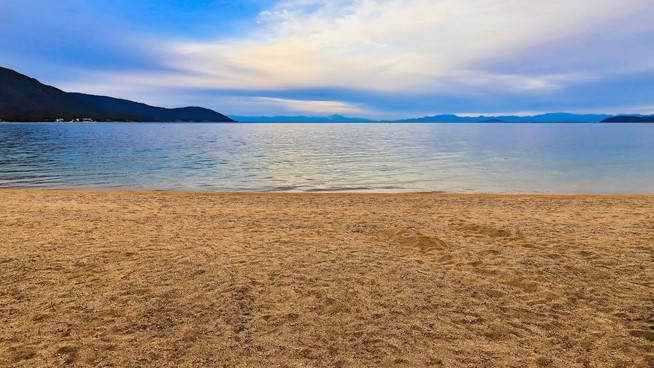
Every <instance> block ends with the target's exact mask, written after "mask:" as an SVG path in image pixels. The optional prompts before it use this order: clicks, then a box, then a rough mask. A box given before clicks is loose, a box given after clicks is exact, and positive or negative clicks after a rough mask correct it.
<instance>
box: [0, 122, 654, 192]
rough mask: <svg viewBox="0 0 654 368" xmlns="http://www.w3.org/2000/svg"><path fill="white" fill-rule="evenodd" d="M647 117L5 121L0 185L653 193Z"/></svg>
mask: <svg viewBox="0 0 654 368" xmlns="http://www.w3.org/2000/svg"><path fill="white" fill-rule="evenodd" d="M653 158H654V125H649V124H388V123H378V124H198V123H172V124H171V123H169V124H157V123H139V124H135V123H94V124H70V123H66V124H53V123H27V124H18V123H10V124H0V187H4V188H61V189H71V188H74V189H136V190H180V191H300V192H303V191H304V192H314V191H375V192H422V191H426V192H432V191H434V192H437V191H443V192H458V193H468V192H470V193H480V192H493V193H633V194H639V193H654V160H653Z"/></svg>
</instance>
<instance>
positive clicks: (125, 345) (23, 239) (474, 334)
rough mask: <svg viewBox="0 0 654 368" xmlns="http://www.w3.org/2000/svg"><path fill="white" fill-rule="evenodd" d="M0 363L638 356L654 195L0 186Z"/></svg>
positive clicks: (422, 362) (634, 363)
mask: <svg viewBox="0 0 654 368" xmlns="http://www.w3.org/2000/svg"><path fill="white" fill-rule="evenodd" d="M0 275H1V277H0V366H2V367H50V366H57V367H59V366H76V367H86V366H93V367H96V366H97V367H146V366H151V367H548V366H549V367H653V366H654V291H653V290H654V287H653V285H654V196H523V195H516V196H512V195H504V196H495V195H445V194H258V193H251V194H234V193H231V194H230V193H168V192H119V191H116V192H113V191H105V192H91V191H88V192H87V191H41V190H1V191H0Z"/></svg>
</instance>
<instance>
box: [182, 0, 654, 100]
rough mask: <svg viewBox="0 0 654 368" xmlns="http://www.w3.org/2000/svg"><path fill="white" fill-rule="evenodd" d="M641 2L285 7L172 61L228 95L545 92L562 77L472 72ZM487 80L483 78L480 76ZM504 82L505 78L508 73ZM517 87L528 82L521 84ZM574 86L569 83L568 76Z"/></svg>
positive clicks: (481, 0)
mask: <svg viewBox="0 0 654 368" xmlns="http://www.w3.org/2000/svg"><path fill="white" fill-rule="evenodd" d="M650 4H651V2H649V1H642V0H625V1H619V2H618V1H615V0H593V1H588V0H580V1H575V2H570V1H568V0H551V1H547V2H533V1H524V0H522V1H518V0H500V1H488V0H468V1H460V0H440V1H434V0H400V1H367V0H361V1H338V0H335V1H328V2H324V1H312V0H295V1H283V2H280V3H278V4H277V5H276V6H274V7H272V8H271V9H269V10H266V11H264V12H262V13H261V16H260V18H261V23H260V28H259V29H256V30H254V31H253V32H252V33H251V34H247V35H245V36H244V37H241V38H237V39H234V40H230V41H227V42H226V41H224V40H220V41H219V42H186V41H185V42H180V43H177V44H172V45H170V53H171V55H173V59H172V60H171V62H172V63H174V64H175V65H182V66H183V67H184V68H185V69H188V70H193V71H196V72H198V73H203V74H204V76H203V81H204V82H203V83H209V81H212V82H213V83H215V84H217V85H221V86H224V87H241V88H242V87H252V88H304V87H309V86H323V87H340V88H355V89H361V88H363V89H370V90H381V91H392V90H397V89H410V88H420V89H427V88H440V89H442V88H448V87H451V85H452V83H456V82H457V81H458V80H459V79H458V78H457V76H461V75H466V74H467V75H470V74H475V75H476V76H477V78H464V79H463V80H462V83H463V84H470V83H471V82H474V81H475V80H477V81H478V82H479V83H480V84H482V85H483V84H488V82H489V81H493V80H494V81H495V82H500V83H501V82H502V81H505V82H506V84H507V85H508V86H509V87H516V86H517V87H518V88H524V89H527V90H538V89H544V90H547V89H551V88H553V87H554V86H556V85H558V84H561V83H563V82H564V79H562V78H561V76H562V75H563V74H562V73H557V75H555V76H550V75H521V74H519V73H518V74H515V75H513V76H511V77H508V76H507V77H506V78H498V77H496V76H492V75H490V74H489V73H480V72H479V71H478V70H476V67H477V66H478V65H480V64H483V63H484V62H486V61H488V60H492V59H498V58H499V59H501V58H502V57H503V56H504V55H509V54H515V53H516V52H517V51H520V50H523V49H528V48H530V47H533V46H534V45H538V44H543V43H547V42H557V41H560V40H565V39H566V38H568V37H571V36H574V35H577V34H581V33H583V32H586V31H588V30H589V29H592V28H593V27H599V26H601V25H602V24H604V23H606V22H609V21H611V20H614V19H616V18H617V19H620V18H624V17H626V16H629V15H633V14H636V13H638V12H643V11H645V10H648V9H649V10H652V9H654V6H653V5H650ZM482 74H486V75H488V76H489V77H490V78H489V79H488V80H483V79H482V78H479V77H480V76H482ZM504 74H506V72H505V73H504ZM520 79H524V80H523V81H522V82H521V81H519V80H520ZM573 79H574V78H573Z"/></svg>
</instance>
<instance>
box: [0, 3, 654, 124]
mask: <svg viewBox="0 0 654 368" xmlns="http://www.w3.org/2000/svg"><path fill="white" fill-rule="evenodd" d="M652 19H654V1H652V0H574V1H571V0H544V1H536V0H378V1H372V0H354V1H344V0H332V1H330V0H323V1H315V0H279V1H273V0H240V1H229V0H57V1H53V0H0V66H4V67H7V68H11V69H14V70H17V71H18V72H21V73H23V74H27V75H29V76H31V77H34V78H37V79H38V80H40V81H41V82H43V83H46V84H50V85H54V86H56V87H58V88H61V89H63V90H66V91H74V92H83V93H91V94H100V95H108V96H113V97H120V98H127V99H132V100H137V101H141V102H145V103H149V104H153V105H157V106H165V107H179V106H187V105H199V106H204V107H208V108H212V109H214V110H217V111H219V112H222V113H225V114H228V115H230V116H274V115H315V116H325V115H331V114H340V115H346V116H358V117H367V118H373V119H375V118H377V119H393V118H409V117H420V116H426V115H435V114H444V113H456V114H460V115H478V114H486V115H497V114H517V115H530V114H537V113H544V112H563V111H565V112H573V113H610V114H617V113H643V114H650V113H654V92H653V91H654V21H652Z"/></svg>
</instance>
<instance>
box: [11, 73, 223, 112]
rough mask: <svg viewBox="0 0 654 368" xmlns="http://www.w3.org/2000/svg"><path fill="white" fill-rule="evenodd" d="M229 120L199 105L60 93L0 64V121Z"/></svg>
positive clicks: (58, 90)
mask: <svg viewBox="0 0 654 368" xmlns="http://www.w3.org/2000/svg"><path fill="white" fill-rule="evenodd" d="M57 119H60V120H64V121H71V120H93V121H151V122H171V121H193V122H231V121H234V120H232V119H231V118H229V117H227V116H225V115H223V114H221V113H218V112H215V111H213V110H209V109H205V108H202V107H183V108H177V109H166V108H162V107H154V106H149V105H146V104H143V103H139V102H134V101H129V100H123V99H118V98H113V97H105V96H94V95H87V94H82V93H69V92H64V91H62V90H60V89H57V88H55V87H52V86H48V85H45V84H42V83H41V82H39V81H38V80H36V79H33V78H30V77H28V76H26V75H23V74H20V73H18V72H16V71H14V70H11V69H7V68H2V67H0V121H1V120H4V121H55V120H57Z"/></svg>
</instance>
